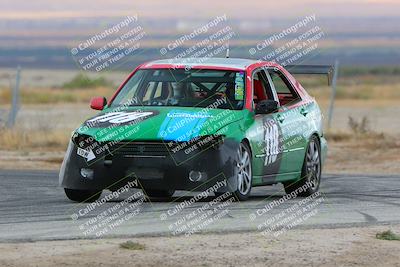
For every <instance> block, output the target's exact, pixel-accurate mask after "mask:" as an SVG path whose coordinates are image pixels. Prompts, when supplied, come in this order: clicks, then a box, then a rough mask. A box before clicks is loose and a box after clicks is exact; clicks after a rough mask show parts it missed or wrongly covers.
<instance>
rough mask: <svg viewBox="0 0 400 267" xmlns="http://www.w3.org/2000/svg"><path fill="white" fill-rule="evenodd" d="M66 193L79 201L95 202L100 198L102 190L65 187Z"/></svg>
mask: <svg viewBox="0 0 400 267" xmlns="http://www.w3.org/2000/svg"><path fill="white" fill-rule="evenodd" d="M64 192H65V195H67V197H68V198H69V199H70V200H72V201H77V202H94V201H96V200H97V199H99V197H100V195H101V193H102V190H100V191H93V190H77V189H68V188H64Z"/></svg>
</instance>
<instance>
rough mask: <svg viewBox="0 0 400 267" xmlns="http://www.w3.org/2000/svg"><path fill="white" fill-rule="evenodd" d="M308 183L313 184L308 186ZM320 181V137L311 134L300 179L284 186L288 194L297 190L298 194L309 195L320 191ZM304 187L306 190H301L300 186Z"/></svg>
mask: <svg viewBox="0 0 400 267" xmlns="http://www.w3.org/2000/svg"><path fill="white" fill-rule="evenodd" d="M315 153H317V154H315ZM315 157H316V158H315ZM310 160H312V161H313V162H312V163H311V162H310ZM308 183H309V184H311V185H312V186H307V184H308ZM320 183H321V147H320V143H319V141H318V138H317V137H316V136H315V135H313V136H311V138H310V140H309V142H308V145H307V149H306V153H305V156H304V162H303V166H302V169H301V178H300V180H298V181H295V182H288V183H284V184H283V186H284V187H285V192H286V194H291V193H293V192H295V191H296V190H297V193H298V194H297V195H298V196H301V197H308V196H311V195H312V194H314V193H316V192H318V189H319V185H320ZM302 187H303V188H305V190H300V188H302Z"/></svg>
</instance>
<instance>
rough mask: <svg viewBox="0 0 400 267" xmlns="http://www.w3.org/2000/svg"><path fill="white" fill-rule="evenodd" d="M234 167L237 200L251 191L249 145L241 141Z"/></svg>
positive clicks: (242, 198)
mask: <svg viewBox="0 0 400 267" xmlns="http://www.w3.org/2000/svg"><path fill="white" fill-rule="evenodd" d="M234 167H235V176H236V180H237V189H236V191H235V195H236V197H237V198H238V200H246V199H248V198H249V196H250V192H251V182H252V168H251V151H250V147H249V146H248V145H247V144H246V143H245V142H241V143H240V145H239V148H238V151H237V162H236V166H234Z"/></svg>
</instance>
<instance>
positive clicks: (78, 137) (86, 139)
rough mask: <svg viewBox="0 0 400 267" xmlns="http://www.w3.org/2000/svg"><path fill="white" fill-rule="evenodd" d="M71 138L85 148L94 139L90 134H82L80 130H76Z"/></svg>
mask: <svg viewBox="0 0 400 267" xmlns="http://www.w3.org/2000/svg"><path fill="white" fill-rule="evenodd" d="M71 140H72V142H74V144H75V145H77V146H79V147H81V148H83V147H86V146H87V145H89V144H91V143H92V142H93V140H94V139H93V137H92V136H90V135H87V134H80V133H78V132H75V133H74V134H73V135H72V138H71Z"/></svg>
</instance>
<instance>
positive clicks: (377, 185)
mask: <svg viewBox="0 0 400 267" xmlns="http://www.w3.org/2000/svg"><path fill="white" fill-rule="evenodd" d="M320 191H321V195H320V196H317V197H316V198H315V199H312V200H310V201H309V202H306V201H302V200H305V199H304V198H296V199H290V200H286V201H283V202H281V203H280V204H279V205H276V206H275V207H274V208H272V209H270V210H268V212H265V210H266V205H267V207H269V206H268V205H270V204H271V203H272V202H273V201H275V203H277V202H278V201H279V200H280V199H281V198H282V196H283V195H284V194H283V188H282V186H281V185H276V186H269V187H257V188H253V191H252V195H251V198H250V199H249V200H248V201H246V202H225V203H227V204H226V206H219V209H217V210H216V209H215V207H216V206H215V204H212V203H211V202H212V201H213V200H215V197H214V196H212V195H211V196H209V197H207V198H205V199H201V200H200V201H197V202H195V203H192V204H190V205H188V206H186V207H185V208H184V209H182V210H179V211H177V210H178V209H179V206H180V205H184V204H185V203H186V202H188V201H190V200H191V199H192V197H193V196H195V195H196V193H190V194H189V195H185V194H186V193H185V192H177V193H176V194H175V195H174V198H173V199H172V201H171V200H154V199H153V200H150V201H145V202H143V203H141V202H139V201H137V200H136V202H135V201H134V202H130V203H127V202H124V199H125V200H126V199H128V198H129V197H131V196H133V195H134V193H136V192H138V191H137V190H135V189H134V190H130V191H129V192H126V193H124V194H122V195H120V196H119V197H118V198H114V199H112V200H110V201H107V202H106V203H104V204H101V205H99V206H96V207H95V208H94V209H93V210H90V211H88V209H87V208H88V206H87V204H82V203H81V204H79V203H74V202H71V201H69V200H68V199H67V198H66V197H65V195H64V192H63V189H62V188H60V187H58V173H57V172H54V171H17V170H0V242H9V241H11V242H14V241H36V240H59V239H79V238H96V237H132V236H157V235H173V234H177V233H181V234H185V233H186V234H188V233H189V232H190V231H187V230H185V231H183V230H182V229H184V228H183V225H185V223H187V222H189V221H190V220H195V219H196V218H199V220H197V221H196V222H197V223H198V224H197V226H196V224H192V225H191V227H192V228H190V225H189V224H188V225H187V226H188V227H189V228H187V229H195V228H194V226H196V227H197V228H196V229H198V230H199V231H201V232H238V231H247V230H255V231H260V229H261V230H263V229H265V228H260V225H261V224H262V223H265V222H267V221H268V219H269V220H271V218H273V219H274V221H275V223H277V222H279V220H281V221H283V222H285V223H286V225H288V223H290V222H294V220H295V219H296V218H293V217H291V220H292V221H290V220H289V217H290V216H291V213H293V214H294V213H296V212H297V211H299V210H303V213H301V212H300V213H298V216H297V219H299V218H300V220H301V223H297V224H296V223H292V224H290V229H291V228H337V227H351V226H368V225H375V224H398V223H400V175H393V176H376V175H334V174H325V175H323V178H322V184H321V188H320ZM105 195H106V193H103V195H102V197H104V196H105ZM317 200H318V201H317ZM302 202H304V203H302ZM210 203H211V204H210ZM312 203H315V205H314V204H312ZM130 204H135V205H133V206H129V207H130V208H129V209H127V207H128V205H130ZM207 204H209V205H214V206H206V205H207ZM217 204H218V203H217ZM219 204H221V203H219ZM307 205H308V206H307ZM263 208H264V209H263ZM123 209H125V214H122V213H121V216H119V217H118V216H116V215H115V214H117V213H118V212H121V210H123ZM213 209H214V212H215V213H213V214H211V213H209V214H210V216H209V218H211V217H213V218H214V220H212V221H211V222H210V220H206V218H205V217H200V216H203V215H204V214H206V213H207V212H210V211H212V210H213ZM190 214H196V216H198V217H190V216H189V215H190ZM282 214H284V216H283V217H281V216H280V215H282ZM76 215H78V217H76ZM103 215H104V216H103ZM106 215H107V216H106ZM74 216H75V218H74V219H75V220H74V219H72V218H73V217H74ZM188 216H189V217H188ZM107 218H109V219H110V221H107ZM285 218H287V219H288V221H284V220H285ZM111 219H114V221H113V220H111ZM185 219H188V220H185ZM297 219H296V220H297ZM117 220H118V221H117ZM183 220H185V222H183ZM203 221H204V222H206V221H207V223H203V224H201V222H203ZM297 222H299V220H297ZM268 223H271V221H269V222H268ZM269 225H272V224H269ZM177 229H181V230H182V231H181V230H179V231H177ZM287 229H289V228H287Z"/></svg>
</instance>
